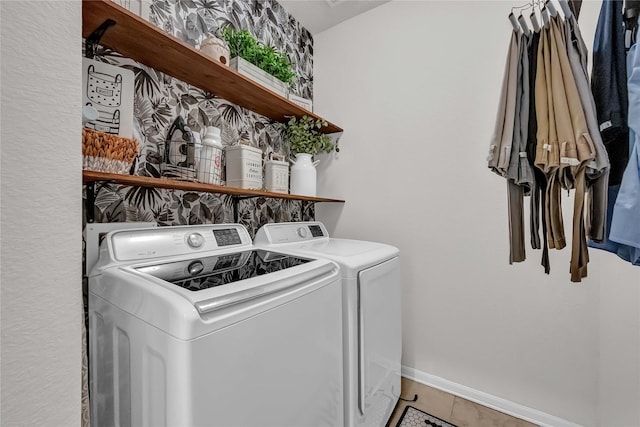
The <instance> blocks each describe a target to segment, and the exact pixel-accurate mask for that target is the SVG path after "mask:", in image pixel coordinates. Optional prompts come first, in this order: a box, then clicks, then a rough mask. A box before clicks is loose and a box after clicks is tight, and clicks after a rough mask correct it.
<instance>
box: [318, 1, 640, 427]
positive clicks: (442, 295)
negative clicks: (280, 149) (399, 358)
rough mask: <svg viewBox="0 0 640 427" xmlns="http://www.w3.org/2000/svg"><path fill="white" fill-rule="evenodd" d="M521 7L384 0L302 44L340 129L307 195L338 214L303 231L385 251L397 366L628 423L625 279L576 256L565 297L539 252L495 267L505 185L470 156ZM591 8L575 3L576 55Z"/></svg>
mask: <svg viewBox="0 0 640 427" xmlns="http://www.w3.org/2000/svg"><path fill="white" fill-rule="evenodd" d="M521 4H522V2H508V1H469V2H461V1H448V2H447V1H393V2H390V3H388V4H385V5H382V6H380V7H378V8H376V9H374V10H372V11H370V12H368V13H366V14H364V15H361V16H358V17H356V18H354V19H351V20H349V21H346V22H344V23H342V24H340V25H338V26H336V27H334V28H332V29H329V30H327V31H325V32H323V33H320V34H318V35H316V37H315V46H316V47H315V52H314V53H315V61H314V67H315V69H314V81H315V106H316V107H317V108H316V112H318V113H319V114H321V115H324V116H325V117H328V118H330V119H331V120H332V121H333V122H335V123H338V124H339V125H340V126H342V127H343V128H344V129H345V132H344V136H343V139H342V142H341V146H342V151H341V152H340V154H339V156H338V159H337V160H336V159H334V160H325V161H324V162H323V164H322V165H321V166H319V168H320V170H319V194H324V195H331V197H336V198H344V199H345V200H346V201H347V202H346V204H345V205H344V206H336V205H332V204H319V205H318V208H317V218H318V220H320V221H325V222H326V223H327V224H328V225H329V227H330V230H331V231H332V232H333V233H334V235H338V236H341V237H350V238H357V239H367V240H378V241H383V242H387V243H391V244H393V245H396V246H398V247H399V248H400V250H401V253H402V256H401V258H402V265H403V277H404V282H403V292H402V296H403V304H404V311H403V328H404V331H403V365H405V366H407V367H409V368H414V369H416V370H418V371H421V372H424V373H427V374H430V375H435V376H438V377H441V378H444V379H446V380H448V381H451V382H454V383H457V384H460V385H463V386H466V387H470V388H472V389H474V390H479V391H482V392H484V393H488V394H490V395H492V396H496V397H502V398H505V399H507V400H509V401H512V402H514V403H517V404H520V405H524V406H526V407H528V408H533V409H537V410H539V411H543V412H544V413H546V414H550V415H553V416H556V417H559V418H562V419H564V420H568V421H571V422H573V423H578V424H581V425H585V426H595V425H601V426H607V427H615V426H618V427H623V426H624V427H631V426H637V425H640V413H639V412H638V411H639V409H638V405H637V402H638V401H640V390H639V388H640V374H639V366H640V294H639V292H640V291H639V289H640V268H638V267H631V266H629V265H626V264H625V263H624V262H623V261H621V260H619V259H617V257H615V256H613V255H611V254H607V253H598V251H595V250H591V256H592V262H591V264H589V277H588V278H587V279H586V280H585V281H584V282H583V283H581V284H573V283H571V282H570V281H569V273H568V265H569V256H570V250H569V249H565V250H563V251H553V252H552V253H551V264H552V271H551V274H550V275H548V276H547V275H545V274H544V272H543V270H542V267H541V266H540V251H532V250H530V249H529V250H528V252H527V256H528V260H527V261H526V262H525V263H523V264H520V265H513V266H509V265H508V246H507V216H506V213H507V207H506V186H505V182H504V180H503V179H502V178H500V177H498V176H496V175H494V174H492V173H490V172H489V171H488V169H487V167H486V162H485V158H486V155H487V149H488V145H489V139H490V137H491V132H492V130H493V126H494V120H495V113H496V109H497V102H498V95H499V91H500V85H501V81H502V75H503V68H504V62H505V56H506V51H507V44H508V38H509V32H510V24H509V21H508V20H507V15H508V13H509V12H510V10H511V7H512V6H519V5H521ZM600 4H601V3H600V2H584V5H583V16H582V17H581V25H582V28H583V31H584V33H585V39H586V40H587V44H588V45H589V46H591V45H592V40H593V32H594V29H595V24H596V20H597V15H598V11H599V7H600ZM562 199H563V204H564V206H565V224H570V223H571V217H570V215H571V213H572V208H571V207H572V206H573V202H572V198H571V197H567V196H566V193H564V195H563V198H562ZM527 200H528V199H527ZM527 210H528V209H527ZM598 419H600V420H602V421H600V422H598V421H596V420H598Z"/></svg>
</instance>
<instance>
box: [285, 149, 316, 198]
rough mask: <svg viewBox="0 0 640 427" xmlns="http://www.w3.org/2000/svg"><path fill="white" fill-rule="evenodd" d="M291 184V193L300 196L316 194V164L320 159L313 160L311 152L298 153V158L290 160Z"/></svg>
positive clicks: (313, 195)
mask: <svg viewBox="0 0 640 427" xmlns="http://www.w3.org/2000/svg"><path fill="white" fill-rule="evenodd" d="M290 161H291V163H293V165H292V166H291V186H290V193H291V194H297V195H299V196H310V197H315V196H316V165H317V164H318V163H319V160H316V161H315V162H313V161H311V154H304V153H300V154H296V160H295V161H294V160H293V159H291V160H290Z"/></svg>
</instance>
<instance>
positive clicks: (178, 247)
mask: <svg viewBox="0 0 640 427" xmlns="http://www.w3.org/2000/svg"><path fill="white" fill-rule="evenodd" d="M107 244H108V246H109V249H110V251H109V254H110V256H111V257H112V259H113V260H114V261H136V260H147V259H154V258H163V257H167V256H180V255H189V254H194V253H199V252H209V251H216V250H219V251H222V250H223V249H228V248H233V249H235V250H243V249H248V248H250V247H251V246H252V242H251V237H250V236H249V233H248V232H247V229H246V228H245V227H244V226H243V225H240V224H206V225H189V226H177V227H159V228H152V229H138V230H120V231H116V232H113V233H110V234H109V235H108V236H107Z"/></svg>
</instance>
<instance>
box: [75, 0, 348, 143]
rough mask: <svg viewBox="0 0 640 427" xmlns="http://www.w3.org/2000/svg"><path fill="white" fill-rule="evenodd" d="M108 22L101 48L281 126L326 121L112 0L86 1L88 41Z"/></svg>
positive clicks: (84, 14) (84, 32)
mask: <svg viewBox="0 0 640 427" xmlns="http://www.w3.org/2000/svg"><path fill="white" fill-rule="evenodd" d="M107 19H112V20H114V21H115V22H116V24H115V25H113V26H111V27H109V28H108V29H107V31H106V32H105V33H104V35H103V36H102V38H101V39H100V44H101V45H103V46H106V47H108V48H111V49H113V50H115V51H117V52H120V53H121V54H122V55H124V56H126V57H128V58H131V59H134V60H136V61H139V62H141V63H143V64H145V65H147V66H149V67H152V68H154V69H156V70H158V71H161V72H163V73H166V74H168V75H170V76H173V77H175V78H177V79H179V80H182V81H184V82H186V83H189V84H191V85H193V86H196V87H199V88H200V89H203V90H206V91H208V92H211V93H213V94H214V95H216V96H218V97H220V98H224V99H226V100H228V101H231V102H233V103H234V104H237V105H240V106H242V107H245V108H247V109H249V110H251V111H254V112H256V113H258V114H262V115H264V116H267V117H269V118H271V119H273V120H276V121H278V122H284V121H286V117H287V116H296V117H301V116H303V115H305V114H306V115H308V116H311V117H314V118H316V119H321V117H320V116H318V115H316V114H313V113H311V112H309V111H307V110H305V109H304V108H301V107H299V106H298V105H296V104H294V103H292V102H290V101H289V100H288V99H286V98H283V97H282V96H280V95H278V94H277V93H275V92H272V91H271V90H269V89H267V88H265V87H263V86H261V85H259V84H257V83H255V82H253V81H252V80H250V79H248V78H246V77H244V76H243V75H241V74H238V73H237V72H236V71H234V70H232V69H231V68H229V67H227V66H226V65H223V64H221V63H219V62H217V61H214V60H213V59H211V58H209V57H208V56H206V55H204V54H202V53H200V52H199V51H198V50H196V49H194V48H193V47H191V46H189V45H188V44H186V43H184V42H182V41H181V40H178V39H177V38H175V37H173V36H172V35H170V34H168V33H166V32H164V31H163V30H162V29H160V28H158V27H156V26H155V25H153V24H151V23H150V22H147V21H146V20H144V19H142V18H140V17H138V16H137V15H135V14H133V13H131V12H129V11H128V10H126V9H125V8H123V7H121V6H119V5H118V4H116V3H114V2H112V1H111V0H83V2H82V35H83V37H85V38H86V37H88V36H89V35H90V34H91V33H92V32H93V31H94V30H95V29H96V28H98V27H99V26H100V25H101V24H102V23H103V22H104V21H105V20H107ZM322 132H325V133H334V132H342V128H340V127H338V126H336V125H334V124H333V123H329V125H328V126H326V127H324V128H322Z"/></svg>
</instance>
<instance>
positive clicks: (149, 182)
mask: <svg viewBox="0 0 640 427" xmlns="http://www.w3.org/2000/svg"><path fill="white" fill-rule="evenodd" d="M82 181H83V182H84V183H85V184H88V183H92V182H97V181H108V182H113V183H115V184H123V185H131V186H134V187H154V188H168V189H173V190H183V191H196V192H202V193H219V194H230V195H232V196H236V197H239V198H248V197H270V198H274V199H288V200H303V201H306V202H333V203H344V200H338V199H326V198H323V197H309V196H298V195H296V194H284V193H271V192H269V191H262V190H245V189H242V188H234V187H224V186H221V185H212V184H201V183H199V182H187V181H178V180H175V179H168V178H150V177H146V176H138V175H119V174H113V173H104V172H94V171H87V170H83V171H82Z"/></svg>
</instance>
